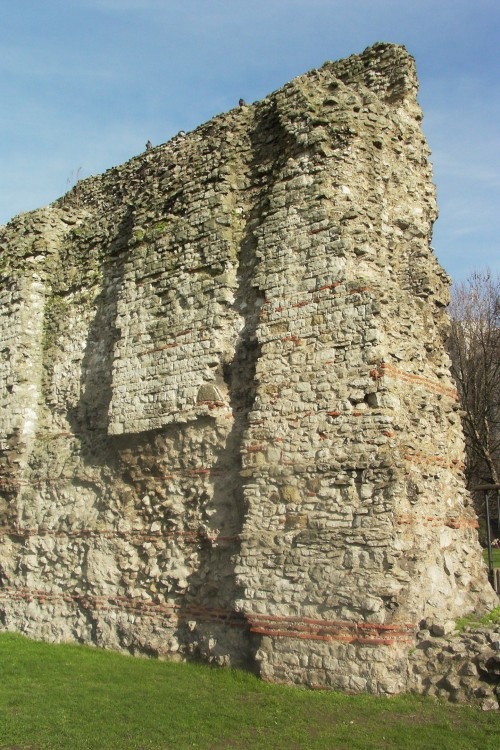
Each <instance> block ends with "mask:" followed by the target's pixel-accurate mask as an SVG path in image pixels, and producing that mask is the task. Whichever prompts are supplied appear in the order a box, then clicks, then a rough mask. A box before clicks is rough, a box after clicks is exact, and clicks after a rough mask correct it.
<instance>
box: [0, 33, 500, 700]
mask: <svg viewBox="0 0 500 750" xmlns="http://www.w3.org/2000/svg"><path fill="white" fill-rule="evenodd" d="M416 91H417V81H416V75H415V69H414V63H413V60H412V58H411V57H410V56H409V55H408V53H407V52H406V51H405V50H404V48H402V47H397V46H392V45H383V44H380V45H375V46H374V47H372V48H370V49H368V50H366V51H365V52H364V53H363V54H362V55H359V56H353V57H351V58H348V59H347V60H342V61H340V62H338V63H326V64H325V65H324V66H323V67H322V68H321V69H319V70H315V71H311V72H310V73H308V74H306V75H304V76H301V77H299V78H297V79H295V80H293V81H291V82H290V83H289V84H287V85H286V86H285V87H284V88H282V89H281V90H279V91H277V92H275V93H273V94H271V95H270V96H269V97H267V98H266V99H264V100H263V101H261V102H257V103H256V104H254V105H252V106H244V107H242V108H238V109H234V110H231V111H230V112H228V113H226V114H223V115H220V116H218V117H216V118H214V119H213V120H211V121H210V122H208V123H206V124H204V125H202V126H200V127H199V128H197V129H196V130H194V131H193V132H192V133H189V134H188V135H187V136H186V137H185V138H183V137H180V136H178V137H176V138H173V139H172V140H171V141H169V142H168V143H166V144H163V145H161V146H158V147H157V148H155V149H153V150H152V151H150V152H146V153H144V154H141V155H139V156H137V157H135V158H134V159H132V160H131V161H129V162H128V163H127V164H124V165H123V166H120V167H117V168H114V169H112V170H110V171H109V172H106V173H105V174H103V175H100V176H98V177H92V178H89V179H87V180H84V181H82V182H80V183H78V184H77V185H76V186H75V188H74V189H73V190H72V191H71V192H70V193H69V194H68V195H66V196H64V197H63V198H61V199H60V200H59V201H57V202H56V203H55V204H53V205H52V206H49V207H48V208H45V209H41V210H40V211H36V212H34V213H32V214H26V215H22V216H19V217H16V218H15V219H13V220H12V222H10V224H9V225H8V226H7V227H5V228H2V230H1V247H2V260H1V264H0V273H1V278H2V283H1V287H0V295H1V302H2V305H1V308H0V339H1V342H2V345H1V349H2V360H1V363H0V399H1V411H0V420H1V422H0V441H1V442H0V470H1V477H0V481H1V486H0V524H1V526H0V534H1V536H0V624H1V626H2V627H3V628H5V629H9V630H20V631H21V632H24V633H27V634H29V635H30V636H32V637H37V638H44V639H47V640H54V641H58V640H68V639H70V640H78V641H82V642H88V643H96V644H98V645H101V646H105V647H109V648H116V649H127V650H128V651H130V652H132V653H149V654H156V655H166V656H168V657H170V658H188V657H191V656H199V657H202V658H204V659H206V660H208V661H210V662H214V663H218V664H232V665H238V664H239V665H242V664H243V665H248V666H251V667H252V668H255V669H257V671H258V672H259V673H260V674H261V675H262V676H263V677H265V678H266V679H270V680H280V681H281V680H284V681H287V682H298V683H306V684H312V685H320V686H332V687H337V688H345V689H349V690H368V691H371V692H388V693H393V692H399V691H401V690H405V689H407V688H408V687H409V686H411V684H412V683H411V680H410V677H409V674H410V670H409V667H408V652H409V650H410V649H411V648H412V646H413V645H414V644H415V642H416V641H415V638H416V633H417V631H418V629H419V626H420V623H421V622H422V621H423V620H424V618H425V619H426V621H427V622H429V621H435V622H440V621H444V620H449V619H450V618H454V617H455V616H457V615H458V614H463V613H464V612H466V611H471V610H473V609H478V608H479V609H481V608H485V607H486V608H488V607H491V606H494V604H495V602H496V598H495V595H494V594H493V591H492V590H491V588H490V587H489V585H488V584H487V582H486V576H485V572H484V566H483V563H482V560H481V553H480V549H479V546H478V543H477V533H476V526H477V524H476V519H475V517H474V514H473V511H472V508H471V507H470V505H469V504H468V497H467V494H466V492H465V489H464V484H463V475H462V460H463V442H462V436H461V432H460V421H459V411H458V404H457V400H456V392H455V389H454V386H453V383H452V381H451V379H450V375H449V362H448V359H447V356H446V354H445V352H444V347H443V338H444V337H445V336H446V331H447V321H446V314H445V310H444V307H445V305H446V303H447V294H448V291H447V290H448V279H447V277H446V275H445V274H444V272H443V271H442V270H441V268H440V267H439V265H438V263H437V261H436V259H435V257H434V255H433V253H432V250H431V249H430V246H429V241H430V236H431V229H432V223H433V221H434V219H435V217H436V207H435V197H434V188H433V185H432V181H431V172H430V166H429V162H428V160H427V157H428V148H427V146H426V143H425V140H424V138H423V135H422V133H421V131H420V120H421V112H420V109H419V107H418V104H417V101H416ZM409 680H410V681H409Z"/></svg>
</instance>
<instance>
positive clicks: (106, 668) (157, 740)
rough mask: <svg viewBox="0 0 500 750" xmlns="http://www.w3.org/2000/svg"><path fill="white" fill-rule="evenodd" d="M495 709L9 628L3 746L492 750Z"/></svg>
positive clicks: (4, 651)
mask: <svg viewBox="0 0 500 750" xmlns="http://www.w3.org/2000/svg"><path fill="white" fill-rule="evenodd" d="M498 732H499V719H498V714H495V713H494V712H482V711H480V710H478V709H473V708H470V707H465V706H456V705H451V704H443V703H438V702H436V701H434V700H432V699H430V698H427V699H426V698H422V697H416V696H402V697H394V698H376V697H373V696H367V695H358V696H347V695H343V694H340V693H334V692H328V691H321V692H318V691H309V690H305V689H302V688H291V687H285V686H279V685H269V684H266V683H263V682H261V681H260V680H258V679H257V678H256V677H254V676H252V675H250V674H247V673H245V672H240V671H232V670H223V669H211V668H209V667H205V666H200V665H195V664H172V663H168V662H161V661H153V660H146V659H134V658H132V657H128V656H124V655H122V654H116V653H112V652H105V651H102V650H98V649H92V648H86V647H83V646H75V645H58V646H54V645H49V644H45V643H37V642H34V641H29V640H27V639H25V638H23V637H22V636H19V635H17V634H12V633H3V634H0V748H1V750H21V749H23V750H28V749H29V750H60V749H64V750H80V749H82V750H83V748H85V749H86V750H112V749H114V748H116V749H117V750H118V748H119V750H160V749H161V750H167V749H170V748H172V750H174V749H175V750H187V748H190V749H191V750H192V748H198V749H199V750H261V749H262V750H263V749H264V748H265V750H269V749H270V748H272V750H327V749H328V750H332V749H333V748H335V749H337V748H338V749H343V748H346V750H347V748H348V749H349V750H358V748H359V749H360V750H361V749H363V750H366V749H369V748H377V749H378V748H387V749H388V748H394V749H396V748H397V749H398V750H399V749H400V748H404V749H405V750H412V749H413V748H418V749H420V750H424V749H425V750H428V749H429V748H440V750H447V749H449V750H469V749H474V750H476V748H477V749H479V748H481V749H482V750H489V749H491V750H492V749H493V748H495V750H497V748H498V739H499V734H498Z"/></svg>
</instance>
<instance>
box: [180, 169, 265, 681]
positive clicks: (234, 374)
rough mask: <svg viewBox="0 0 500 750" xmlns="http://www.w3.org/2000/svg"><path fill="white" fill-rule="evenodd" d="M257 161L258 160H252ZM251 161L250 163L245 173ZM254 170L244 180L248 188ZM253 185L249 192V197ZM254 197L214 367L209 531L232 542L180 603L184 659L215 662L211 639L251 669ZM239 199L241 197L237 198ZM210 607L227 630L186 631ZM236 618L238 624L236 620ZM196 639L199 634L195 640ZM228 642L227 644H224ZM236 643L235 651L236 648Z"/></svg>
mask: <svg viewBox="0 0 500 750" xmlns="http://www.w3.org/2000/svg"><path fill="white" fill-rule="evenodd" d="M254 159H255V157H254ZM253 165H254V162H252V164H251V165H250V170H252V167H253ZM248 169H249V167H248V166H247V165H245V164H243V163H242V164H240V165H239V170H240V174H245V172H247V171H248ZM252 177H253V175H252V173H250V175H249V180H250V183H251V180H252ZM250 190H251V188H249V192H250ZM255 199H256V196H255V194H254V195H245V194H244V195H243V200H244V201H245V200H246V201H250V200H251V201H252V204H253V208H252V209H251V211H250V212H249V214H248V215H247V216H246V221H245V224H244V227H243V232H242V233H241V234H240V236H238V234H239V231H238V229H235V230H234V241H235V244H236V245H237V248H236V256H237V258H238V265H237V268H236V288H235V290H234V302H233V304H232V310H233V311H234V312H236V314H237V316H238V318H239V319H240V321H241V327H240V330H239V331H238V332H237V338H236V342H235V345H234V350H233V351H232V352H231V354H232V356H231V354H229V353H227V355H226V357H225V358H224V359H223V361H222V362H221V363H220V365H219V373H218V375H217V378H218V379H219V381H221V382H222V383H224V384H225V388H226V389H227V397H228V400H229V405H230V407H231V411H232V426H231V429H230V431H229V433H228V434H227V436H226V438H225V443H224V447H223V448H222V449H221V450H220V451H219V454H218V457H217V460H216V462H215V464H214V467H213V468H214V472H213V474H214V478H213V498H212V501H211V502H212V506H213V507H212V510H213V511H214V513H213V515H212V516H211V518H210V526H211V529H215V530H216V532H215V533H216V535H217V536H219V537H221V538H222V539H225V538H226V539H227V538H230V539H231V540H233V541H231V542H222V543H221V544H218V543H217V542H216V544H215V545H213V544H211V543H210V541H209V540H207V541H206V543H205V544H204V545H202V547H201V549H200V559H199V566H198V569H197V570H196V571H195V572H194V573H193V574H192V575H191V576H190V579H189V589H188V592H187V594H186V596H185V597H184V598H183V601H182V605H181V612H180V617H179V620H180V623H181V624H180V631H179V636H180V640H181V641H184V642H185V643H186V648H187V651H188V654H189V655H192V656H202V657H203V658H207V657H208V658H209V660H214V661H217V660H218V659H217V647H215V649H214V651H213V652H212V653H207V650H209V649H210V646H209V645H208V646H207V644H208V642H209V640H210V638H211V636H213V638H214V639H216V638H217V637H219V638H221V636H222V637H223V640H222V643H223V645H222V647H221V649H220V654H221V659H222V660H224V658H227V657H224V656H223V654H224V653H226V654H229V657H230V660H231V664H234V665H236V664H238V665H240V666H244V667H247V668H249V669H253V670H254V669H255V666H254V653H253V651H254V650H253V649H252V648H251V643H252V642H251V641H250V640H249V638H248V634H247V629H246V627H245V623H244V621H243V620H241V616H239V615H238V614H237V612H236V601H237V600H241V598H242V596H243V593H244V592H243V590H242V588H241V587H240V586H239V585H238V584H237V582H236V575H235V563H236V557H237V555H238V553H239V547H240V539H239V535H240V534H241V532H242V529H243V524H244V521H245V517H246V512H247V507H246V501H245V496H244V485H243V479H242V477H241V469H242V458H241V457H242V447H243V443H244V437H245V432H246V430H247V428H248V418H249V414H250V412H251V411H252V408H253V405H254V401H255V395H256V389H257V383H256V377H255V375H256V366H257V362H258V359H259V357H260V345H259V342H258V340H257V327H258V324H259V313H260V309H261V307H262V304H263V293H262V292H261V291H260V290H259V289H258V288H257V287H256V286H255V285H254V283H253V279H254V277H255V268H256V265H257V263H258V259H257V256H256V252H255V251H256V245H257V242H256V238H255V235H254V231H253V227H254V226H255V225H256V224H258V222H259V215H260V211H261V206H260V201H258V200H257V201H256V200H255ZM236 200H238V197H237V198H236ZM194 605H195V606H200V605H201V606H202V607H206V608H207V609H210V608H214V607H215V608H220V609H222V610H223V611H225V612H227V613H228V617H229V620H228V624H226V625H225V626H224V628H225V632H224V634H223V632H222V631H221V626H220V625H219V624H216V625H214V626H210V625H207V624H206V623H203V622H201V628H200V624H198V626H197V630H199V632H197V631H195V632H189V629H188V627H187V625H186V624H184V625H183V624H182V623H186V621H188V620H189V612H190V609H191V608H192V607H193V606H194ZM240 620H241V622H240ZM231 623H234V624H235V625H236V626H237V627H234V628H233V629H232V630H233V634H232V636H231V637H230V638H227V632H228V630H230V628H228V625H230V624H231ZM200 636H201V637H200ZM224 641H225V643H224ZM235 646H237V649H236V648H235Z"/></svg>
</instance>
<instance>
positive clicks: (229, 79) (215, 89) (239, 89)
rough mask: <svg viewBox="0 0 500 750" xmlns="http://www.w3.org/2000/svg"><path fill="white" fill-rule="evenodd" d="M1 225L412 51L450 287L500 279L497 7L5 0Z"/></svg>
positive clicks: (438, 245)
mask: <svg viewBox="0 0 500 750" xmlns="http://www.w3.org/2000/svg"><path fill="white" fill-rule="evenodd" d="M0 10H1V16H0V18H1V23H0V102H1V104H0V113H1V115H0V223H6V222H7V221H8V220H9V218H11V217H12V216H14V215H15V214H17V213H20V212H22V211H29V210H31V209H34V208H37V207H39V206H43V205H46V204H47V203H50V202H51V201H53V200H55V199H56V198H57V197H58V196H60V195H62V194H63V193H64V192H66V190H67V189H68V187H69V186H71V184H72V183H73V182H74V181H75V179H76V177H77V176H82V177H87V176H89V175H91V174H97V173H99V172H103V171H104V170H106V169H108V168H109V167H112V166H114V165H116V164H120V163H122V162H124V161H126V160H127V159H129V158H131V157H132V156H134V155H135V154H137V153H139V152H141V151H142V150H143V149H144V144H145V142H146V141H147V140H148V138H149V139H151V141H152V142H153V143H155V144H157V143H162V142H165V141H166V140H168V139H169V138H170V137H171V136H173V135H175V133H177V132H178V131H179V130H181V129H183V130H186V131H188V130H191V129H192V128H194V127H196V126H197V125H199V124H201V123H203V122H205V121H206V120H208V119H210V118H211V117H213V116H214V115H216V114H218V113H220V112H223V111H225V110H228V109H230V108H232V107H233V106H235V104H236V103H237V101H238V99H239V98H240V97H244V98H245V99H246V100H247V101H249V102H252V101H255V100H256V99H260V98H262V97H264V96H266V94H268V93H270V92H271V91H274V90H275V89H277V88H279V87H281V86H282V85H283V84H285V83H286V82H287V81H289V80H290V79H291V78H293V77H294V76H296V75H300V74H301V73H304V72H306V71H307V70H310V69H311V68H315V67H319V66H320V65H322V64H323V62H325V60H337V59H339V58H341V57H346V56H348V55H350V54H352V53H355V52H361V51H362V50H363V49H365V48H366V47H367V46H369V45H371V44H373V43H374V42H375V41H388V42H396V43H399V44H404V45H405V46H406V47H407V49H408V50H409V51H410V52H411V54H412V55H414V57H415V58H416V61H417V70H418V73H419V78H420V95H419V100H420V103H421V105H422V108H423V110H424V123H423V127H424V131H425V134H426V136H427V139H428V141H429V145H430V147H431V149H432V157H431V158H432V162H433V165H434V179H435V182H436V184H437V187H438V202H439V209H440V217H439V219H438V221H437V222H436V225H435V229H434V239H433V246H434V248H435V250H436V253H437V256H438V258H439V259H440V261H441V263H442V264H443V266H444V267H445V268H446V270H447V271H448V273H449V274H450V275H451V276H452V278H453V279H454V280H456V281H458V280H460V279H462V278H464V277H465V276H466V275H467V274H468V273H469V272H470V271H471V270H472V269H478V268H484V267H489V268H491V269H492V270H494V271H498V272H500V241H499V237H500V126H499V123H500V2H499V0H252V1H251V2H249V1H247V0H0Z"/></svg>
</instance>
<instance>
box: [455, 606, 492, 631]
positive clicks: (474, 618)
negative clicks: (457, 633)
mask: <svg viewBox="0 0 500 750" xmlns="http://www.w3.org/2000/svg"><path fill="white" fill-rule="evenodd" d="M467 625H469V626H471V627H475V626H479V627H484V626H491V625H500V607H495V609H492V610H491V612H488V613H487V614H485V615H483V616H482V617H479V616H478V615H475V614H471V615H466V616H465V617H459V618H458V620H457V628H458V630H463V629H464V627H466V626H467Z"/></svg>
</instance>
